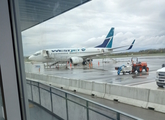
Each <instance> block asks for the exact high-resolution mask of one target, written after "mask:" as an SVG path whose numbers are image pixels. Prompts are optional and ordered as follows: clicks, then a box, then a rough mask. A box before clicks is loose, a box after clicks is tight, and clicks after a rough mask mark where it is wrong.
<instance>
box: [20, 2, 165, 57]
mask: <svg viewBox="0 0 165 120" xmlns="http://www.w3.org/2000/svg"><path fill="white" fill-rule="evenodd" d="M111 27H114V28H115V32H114V40H113V45H112V47H118V46H122V45H128V44H131V43H132V41H133V40H134V39H135V40H136V41H135V44H134V47H133V48H132V50H131V51H139V50H144V49H150V48H155V49H158V48H165V0H92V1H90V2H87V3H86V4H84V5H81V6H79V7H77V8H74V9H72V10H70V11H68V12H65V13H64V14H62V15H59V16H57V17H55V18H53V19H50V20H48V21H46V22H44V23H42V24H40V25H37V26H35V27H33V28H31V29H28V30H26V31H24V32H22V39H23V49H24V55H31V54H33V53H34V52H36V51H38V50H41V49H48V48H49V49H51V48H71V47H74V48H77V47H86V48H87V47H95V46H97V45H99V44H101V43H102V42H103V40H104V38H105V36H106V35H107V33H108V32H109V30H110V29H111Z"/></svg>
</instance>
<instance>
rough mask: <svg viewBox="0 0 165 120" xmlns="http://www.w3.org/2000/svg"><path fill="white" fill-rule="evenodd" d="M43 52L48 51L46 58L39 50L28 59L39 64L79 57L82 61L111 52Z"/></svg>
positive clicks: (87, 50)
mask: <svg viewBox="0 0 165 120" xmlns="http://www.w3.org/2000/svg"><path fill="white" fill-rule="evenodd" d="M44 51H48V56H46V55H45V56H44V53H43V50H40V51H37V52H36V53H35V54H33V55H31V56H30V57H29V59H30V60H34V61H39V62H66V61H69V59H70V58H72V57H79V58H82V59H83V60H85V59H93V58H97V57H99V56H101V55H107V54H110V52H111V51H110V50H109V49H107V48H59V49H46V50H44Z"/></svg>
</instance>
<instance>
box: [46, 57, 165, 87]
mask: <svg viewBox="0 0 165 120" xmlns="http://www.w3.org/2000/svg"><path fill="white" fill-rule="evenodd" d="M134 60H136V59H134ZM115 61H116V62H115ZM128 61H131V57H125V58H115V59H109V58H107V59H104V60H102V59H94V60H93V66H92V67H89V66H88V65H86V66H82V65H77V66H72V68H70V66H69V65H68V69H66V66H65V65H64V66H60V67H59V68H52V69H45V71H44V74H48V75H57V76H62V77H68V78H73V79H79V80H89V81H96V82H106V83H112V84H120V85H129V86H134V85H138V84H144V83H149V82H153V81H155V75H156V70H158V69H160V68H161V66H162V64H163V63H165V56H142V57H138V61H140V62H147V64H148V67H149V72H145V70H144V71H143V72H142V73H137V72H136V73H134V74H128V73H126V74H125V75H123V74H122V73H121V74H120V75H117V71H116V70H115V67H119V66H121V65H126V64H127V62H128ZM98 62H99V63H98Z"/></svg>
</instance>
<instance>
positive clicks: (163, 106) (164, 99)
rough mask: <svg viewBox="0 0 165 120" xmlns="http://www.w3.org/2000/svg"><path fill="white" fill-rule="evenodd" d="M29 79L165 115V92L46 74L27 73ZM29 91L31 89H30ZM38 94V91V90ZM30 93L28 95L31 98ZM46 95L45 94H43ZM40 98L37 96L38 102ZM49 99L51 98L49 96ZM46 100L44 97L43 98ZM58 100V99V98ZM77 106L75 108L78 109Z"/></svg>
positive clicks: (44, 103)
mask: <svg viewBox="0 0 165 120" xmlns="http://www.w3.org/2000/svg"><path fill="white" fill-rule="evenodd" d="M26 77H27V78H31V79H36V80H38V81H40V82H46V83H47V84H51V85H53V86H56V87H59V88H63V89H66V90H71V91H75V92H80V93H83V94H88V95H94V96H98V97H101V98H105V99H109V100H115V101H119V102H121V103H126V104H130V105H134V106H138V107H143V108H153V109H155V110H156V111H160V112H164V113H165V92H164V91H157V90H150V89H144V88H136V87H130V86H120V85H112V84H108V83H97V82H94V81H93V82H92V81H85V80H78V79H68V78H65V77H59V76H52V75H50V76H48V75H44V74H34V73H26ZM28 89H30V88H29V87H28ZM36 92H37V90H36ZM29 94H30V93H28V96H29ZM43 94H44V93H43ZM37 97H38V96H36V98H35V99H36V101H38V99H37ZM47 97H48V98H49V97H50V96H47ZM43 99H44V96H43ZM57 99H58V98H57ZM43 105H45V106H47V108H49V109H50V106H49V105H47V104H46V102H44V101H43ZM76 107H77V106H75V108H76Z"/></svg>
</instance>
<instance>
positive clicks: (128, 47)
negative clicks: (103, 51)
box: [108, 40, 135, 52]
mask: <svg viewBox="0 0 165 120" xmlns="http://www.w3.org/2000/svg"><path fill="white" fill-rule="evenodd" d="M134 43H135V40H133V42H132V44H131V45H125V46H120V47H115V48H110V49H108V50H110V51H113V52H119V51H125V50H130V49H132V47H133V45H134ZM126 47H127V48H126ZM120 48H126V49H123V50H116V49H120Z"/></svg>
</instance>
